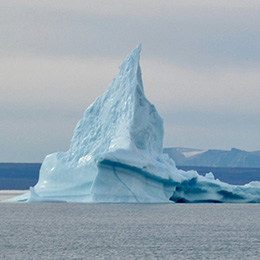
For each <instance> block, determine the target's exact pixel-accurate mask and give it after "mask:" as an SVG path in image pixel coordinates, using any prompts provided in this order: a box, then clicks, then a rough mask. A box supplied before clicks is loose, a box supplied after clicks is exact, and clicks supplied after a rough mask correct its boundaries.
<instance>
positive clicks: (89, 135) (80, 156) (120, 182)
mask: <svg viewBox="0 0 260 260" xmlns="http://www.w3.org/2000/svg"><path fill="white" fill-rule="evenodd" d="M140 51H141V45H138V46H137V47H136V48H135V49H134V50H133V51H132V53H131V54H130V55H129V56H128V57H127V58H126V59H125V60H124V62H123V63H122V64H121V66H120V67H119V73H118V75H117V76H116V77H115V78H114V79H113V81H112V83H111V84H110V85H109V87H108V89H107V90H106V91H105V93H104V94H103V95H101V96H100V97H98V98H97V99H96V100H95V101H94V102H93V104H92V105H90V106H89V107H88V108H87V110H86V111H85V112H84V115H83V117H82V119H81V120H80V121H79V122H78V124H77V126H76V128H75V130H74V134H73V137H72V140H71V145H70V148H69V150H68V151H67V152H57V153H53V154H50V155H47V156H46V158H45V159H44V162H43V164H42V167H41V169H40V175H39V180H38V183H37V184H36V185H35V187H33V188H31V189H30V191H29V192H28V193H26V194H23V195H21V196H18V197H16V198H13V199H11V200H9V201H24V202H82V203H169V202H260V185H259V184H258V183H256V182H254V183H251V184H247V185H244V186H233V185H229V184H226V183H223V182H221V181H219V180H216V179H215V178H214V176H213V174H212V173H208V174H207V175H206V176H200V175H199V174H198V173H197V172H195V171H187V172H185V171H182V170H178V169H177V168H176V166H175V163H174V161H173V160H172V159H171V158H169V156H168V155H167V154H164V153H163V135H164V129H163V120H162V118H161V117H160V115H159V114H158V112H157V110H156V108H155V107H154V105H152V104H151V103H150V102H149V101H148V99H147V98H146V96H145V94H144V88H143V83H142V75H141V69H140V65H139V57H140Z"/></svg>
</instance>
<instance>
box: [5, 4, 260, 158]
mask: <svg viewBox="0 0 260 260" xmlns="http://www.w3.org/2000/svg"><path fill="white" fill-rule="evenodd" d="M259 11H260V1H259V0H247V1H242V0H229V1H226V0H219V1H213V0H181V1H180V0H177V1H172V0H164V1H156V0H125V1H122V0H110V1H105V0H102V1H99V0H95V1H94V0H93V1H92V0H73V1H72V0H70V1H68V0H62V1H61V0H60V1H58V0H46V1H44V0H43V1H31V0H17V1H16V0H2V1H0V91H1V92H0V93H1V94H0V162H42V161H43V159H44V157H45V156H46V155H47V154H50V153H53V152H56V151H66V150H67V149H68V147H69V145H70V140H71V138H72V134H73V130H74V128H75V126H76V123H77V122H78V121H79V119H80V118H81V116H82V115H83V112H84V111H85V109H86V108H87V107H88V106H89V105H90V104H91V103H92V102H93V101H94V100H95V98H96V97H97V96H99V95H101V94H102V93H103V92H104V91H105V90H106V88H107V86H108V85H109V84H110V82H111V81H112V79H113V78H114V77H115V76H116V74H117V72H118V67H119V65H120V64H121V62H122V61H123V60H124V58H125V57H126V56H127V55H128V54H129V53H130V52H131V51H132V49H134V48H135V47H136V46H137V45H138V44H139V43H142V53H141V60H140V64H141V68H142V75H143V83H144V89H145V93H146V96H147V98H148V99H149V100H150V102H151V103H153V104H154V105H155V106H156V108H157V110H158V112H159V114H160V115H161V116H162V117H163V119H164V129H165V138H164V146H165V147H190V148H201V149H223V150H229V149H231V148H232V147H236V148H238V149H243V150H248V151H254V150H260V131H259V129H260V15H259Z"/></svg>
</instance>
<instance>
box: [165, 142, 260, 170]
mask: <svg viewBox="0 0 260 260" xmlns="http://www.w3.org/2000/svg"><path fill="white" fill-rule="evenodd" d="M164 152H165V153H168V154H169V156H170V157H171V158H172V159H173V160H174V161H175V163H176V165H178V166H198V167H199V166H200V167H201V166H203V167H238V168H243V167H245V168H260V151H255V152H247V151H243V150H239V149H235V148H232V149H231V150H230V151H224V150H201V149H192V148H181V147H174V148H165V149H164Z"/></svg>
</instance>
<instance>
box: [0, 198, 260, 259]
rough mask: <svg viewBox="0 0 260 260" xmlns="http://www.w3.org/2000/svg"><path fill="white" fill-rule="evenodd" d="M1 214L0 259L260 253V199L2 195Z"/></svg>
mask: <svg viewBox="0 0 260 260" xmlns="http://www.w3.org/2000/svg"><path fill="white" fill-rule="evenodd" d="M1 198H2V199H3V196H2V197H1ZM0 219H1V221H0V259H1V260H5V259H8V260H20V259H21V260H24V259H26V260H30V259H52V260H55V259H109V260H110V259H113V260H117V259H129V260H130V259H178V260H182V259H185V260H187V259H194V260H198V259H228V260H232V259H236V260H238V259H243V260H244V259H247V260H248V259H259V256H260V247H259V241H260V225H259V219H260V205H259V204H67V203H64V204H63V203H53V204H51V203H42V204H40V203H1V204H0Z"/></svg>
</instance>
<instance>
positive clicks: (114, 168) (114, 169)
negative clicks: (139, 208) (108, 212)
mask: <svg viewBox="0 0 260 260" xmlns="http://www.w3.org/2000/svg"><path fill="white" fill-rule="evenodd" d="M113 172H114V174H115V176H116V178H117V179H118V180H119V181H120V182H121V183H122V184H123V185H124V186H125V187H126V188H127V189H128V190H129V191H130V193H131V194H132V195H133V197H134V198H135V200H136V202H139V200H138V199H137V197H136V196H135V194H134V193H133V191H132V190H131V189H130V188H129V187H128V186H127V185H126V184H125V183H124V182H123V181H122V180H121V179H120V177H119V176H118V174H117V172H116V167H115V166H113Z"/></svg>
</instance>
